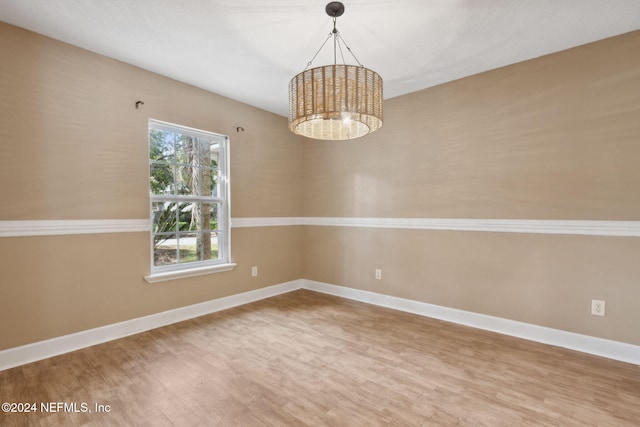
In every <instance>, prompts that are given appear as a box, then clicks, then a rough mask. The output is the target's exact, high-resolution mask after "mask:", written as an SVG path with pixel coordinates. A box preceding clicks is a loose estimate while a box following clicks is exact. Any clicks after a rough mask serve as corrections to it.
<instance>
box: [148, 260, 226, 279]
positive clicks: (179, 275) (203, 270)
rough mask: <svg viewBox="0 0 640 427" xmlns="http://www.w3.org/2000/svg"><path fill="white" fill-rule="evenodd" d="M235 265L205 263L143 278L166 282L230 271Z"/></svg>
mask: <svg viewBox="0 0 640 427" xmlns="http://www.w3.org/2000/svg"><path fill="white" fill-rule="evenodd" d="M235 267H236V264H235V263H227V264H215V265H207V266H205V267H198V268H185V269H183V270H171V271H164V272H156V273H151V274H150V275H148V276H144V280H146V281H147V282H149V283H158V282H166V281H167V280H176V279H184V278H186V277H195V276H202V275H203V274H211V273H222V272H223V271H230V270H233V269H234V268H235Z"/></svg>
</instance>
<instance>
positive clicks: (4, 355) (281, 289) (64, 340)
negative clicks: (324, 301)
mask: <svg viewBox="0 0 640 427" xmlns="http://www.w3.org/2000/svg"><path fill="white" fill-rule="evenodd" d="M301 287H302V282H301V281H300V280H294V281H292V282H286V283H281V284H278V285H273V286H269V287H266V288H261V289H256V290H254V291H249V292H244V293H241V294H236V295H231V296H228V297H223V298H218V299H215V300H211V301H205V302H202V303H198V304H193V305H189V306H186V307H180V308H176V309H173V310H169V311H163V312H161V313H156V314H151V315H149V316H144V317H139V318H136V319H131V320H127V321H124V322H119V323H114V324H111V325H106V326H101V327H99V328H94V329H88V330H86V331H81V332H76V333H74V334H69V335H64V336H61V337H56V338H52V339H48V340H46V341H39V342H36V343H33V344H27V345H23V346H20V347H14V348H10V349H7V350H2V351H0V371H2V370H5V369H9V368H13V367H16V366H20V365H26V364H27V363H31V362H35V361H38V360H42V359H46V358H49V357H53V356H57V355H60V354H63V353H68V352H70V351H74V350H79V349H81V348H85V347H90V346H92V345H96V344H101V343H104V342H107V341H112V340H115V339H118V338H123V337H126V336H129V335H133V334H137V333H140V332H144V331H148V330H151V329H155V328H158V327H161V326H166V325H170V324H172V323H177V322H181V321H183V320H188V319H192V318H194V317H198V316H203V315H205V314H210V313H214V312H216V311H221V310H225V309H228V308H232V307H236V306H239V305H243V304H248V303H250V302H254V301H258V300H261V299H265V298H269V297H272V296H276V295H280V294H283V293H286V292H291V291H294V290H296V289H300V288H301Z"/></svg>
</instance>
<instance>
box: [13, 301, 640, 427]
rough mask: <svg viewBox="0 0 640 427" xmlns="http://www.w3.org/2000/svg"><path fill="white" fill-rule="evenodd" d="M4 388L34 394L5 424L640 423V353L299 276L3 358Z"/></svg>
mask: <svg viewBox="0 0 640 427" xmlns="http://www.w3.org/2000/svg"><path fill="white" fill-rule="evenodd" d="M0 401H2V402H16V403H18V402H19V403H27V402H29V403H31V402H34V403H36V404H37V405H38V407H37V409H38V412H36V413H21V414H18V413H0V425H2V426H14V425H35V426H38V425H43V426H59V425H65V426H68V425H110V426H113V425H123V426H163V425H167V426H174V425H175V426H191V425H193V426H203V425H209V426H262V425H274V426H304V425H309V426H378V425H392V426H441V425H444V426H448V425H457V426H585V425H597V426H632V425H636V426H637V425H640V367H638V366H635V365H630V364H625V363H622V362H616V361H611V360H607V359H603V358H599V357H594V356H589V355H585V354H581V353H577V352H573V351H569V350H564V349H559V348H554V347H550V346H546V345H542V344H537V343H533V342H529V341H525V340H520V339H517V338H512V337H507V336H502V335H498V334H494V333H490V332H486V331H481V330H476V329H471V328H467V327H463V326H457V325H453V324H448V323H446V322H441V321H437V320H432V319H428V318H424V317H420V316H416V315H411V314H406V313H401V312H397V311H393V310H389V309H384V308H380V307H374V306H370V305H366V304H363V303H358V302H353V301H349V300H344V299H340V298H336V297H332V296H328V295H323V294H319V293H314V292H311V291H304V290H301V291H296V292H292V293H289V294H285V295H281V296H277V297H274V298H270V299H267V300H263V301H259V302H257V303H253V304H249V305H246V306H242V307H238V308H235V309H231V310H226V311H224V312H219V313H215V314H212V315H208V316H204V317H200V318H198V319H194V320H190V321H186V322H182V323H179V324H175V325H171V326H167V327H163V328H160V329H156V330H153V331H150V332H145V333H142V334H138V335H135V336H131V337H128V338H124V339H120V340H117V341H112V342H109V343H106V344H102V345H98V346H94V347H91V348H87V349H84V350H80V351H76V352H74V353H69V354H66V355H62V356H58V357H54V358H51V359H47V360H43V361H40V362H36V363H32V364H29V365H25V366H22V367H18V368H14V369H10V370H6V371H3V372H0ZM43 402H44V403H47V402H63V404H64V403H67V408H66V409H67V410H69V409H71V410H73V409H75V410H77V411H79V412H64V410H65V408H64V406H61V407H59V408H58V406H56V405H53V408H58V409H60V410H62V411H63V412H58V413H51V412H49V413H45V412H42V410H41V407H40V405H41V404H42V403H43ZM72 404H75V405H76V406H75V408H74V407H73V406H70V405H72ZM83 404H86V406H83ZM96 404H99V405H104V407H103V408H102V409H103V410H104V411H105V412H96V406H95V405H96ZM106 405H109V407H108V408H107V406H106ZM83 409H87V410H90V411H91V412H82V411H83ZM107 409H108V410H109V412H106V410H107Z"/></svg>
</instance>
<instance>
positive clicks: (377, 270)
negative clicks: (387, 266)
mask: <svg viewBox="0 0 640 427" xmlns="http://www.w3.org/2000/svg"><path fill="white" fill-rule="evenodd" d="M376 280H382V270H380V269H379V268H376Z"/></svg>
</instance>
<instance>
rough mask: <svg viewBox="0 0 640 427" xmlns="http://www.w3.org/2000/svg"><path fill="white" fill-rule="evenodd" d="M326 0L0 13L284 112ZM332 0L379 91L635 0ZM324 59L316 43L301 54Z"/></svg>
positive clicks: (48, 4)
mask: <svg viewBox="0 0 640 427" xmlns="http://www.w3.org/2000/svg"><path fill="white" fill-rule="evenodd" d="M327 3H328V1H327V0H295V1H294V0H273V1H271V2H266V1H258V0H226V1H223V0H182V1H180V0H0V20H2V21H5V22H8V23H10V24H14V25H17V26H20V27H23V28H27V29H29V30H32V31H35V32H38V33H41V34H45V35H47V36H50V37H53V38H56V39H59V40H62V41H65V42H67V43H70V44H73V45H76V46H80V47H82V48H85V49H88V50H91V51H94V52H97V53H100V54H103V55H106V56H109V57H112V58H115V59H118V60H121V61H124V62H127V63H130V64H133V65H136V66H139V67H141V68H144V69H146V70H149V71H153V72H156V73H159V74H162V75H165V76H168V77H171V78H174V79H176V80H180V81H182V82H185V83H189V84H192V85H194V86H197V87H200V88H203V89H206V90H209V91H211V92H215V93H218V94H221V95H224V96H227V97H229V98H233V99H236V100H239V101H242V102H245V103H247V104H250V105H254V106H256V107H259V108H262V109H265V110H268V111H272V112H274V113H276V114H279V115H283V116H285V115H287V112H288V92H287V90H288V89H287V88H288V83H289V80H290V79H291V78H292V77H293V76H294V75H295V74H297V73H299V72H301V71H302V70H303V69H304V68H305V66H306V65H307V62H309V60H310V59H311V58H312V57H313V55H314V53H315V52H316V51H317V50H318V48H319V47H320V45H321V44H322V42H323V41H324V40H325V39H326V37H327V35H328V34H329V32H330V31H331V29H332V28H333V26H332V20H331V18H330V17H329V16H327V15H326V14H325V11H324V8H325V5H326V4H327ZM343 3H344V4H345V8H346V11H345V14H344V15H343V16H342V17H340V18H338V25H337V27H338V30H339V31H340V33H341V35H342V37H343V38H344V39H345V40H346V41H347V42H348V43H349V45H350V47H351V49H352V51H353V52H354V53H355V54H356V56H357V58H358V59H359V60H360V62H362V64H363V65H364V66H366V67H368V68H371V69H373V70H375V71H377V72H378V73H379V74H380V75H381V76H382V78H383V79H384V95H385V98H386V99H388V98H392V97H395V96H398V95H403V94H406V93H409V92H414V91H416V90H420V89H424V88H427V87H430V86H434V85H437V84H440V83H444V82H447V81H451V80H455V79H458V78H461V77H465V76H469V75H472V74H477V73H480V72H483V71H487V70H490V69H494V68H498V67H502V66H505V65H508V64H512V63H516V62H520V61H523V60H527V59H530V58H535V57H538V56H541V55H545V54H548V53H552V52H557V51H560V50H564V49H568V48H571V47H574V46H578V45H582V44H585V43H590V42H593V41H596V40H600V39H603V38H607V37H611V36H615V35H618V34H622V33H626V32H629V31H633V30H637V29H640V0H344V1H343ZM639 54H640V53H639ZM345 59H347V61H346V62H347V63H354V62H353V61H351V60H350V58H347V57H346V56H345ZM339 62H340V61H339ZM330 63H333V48H332V46H331V44H330V43H328V44H327V46H325V48H324V49H323V51H322V53H321V55H320V56H318V58H317V59H316V60H315V61H314V63H313V66H320V65H326V64H330Z"/></svg>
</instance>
